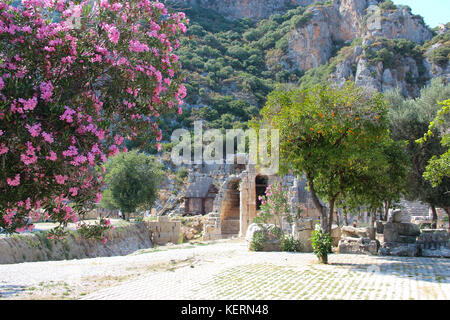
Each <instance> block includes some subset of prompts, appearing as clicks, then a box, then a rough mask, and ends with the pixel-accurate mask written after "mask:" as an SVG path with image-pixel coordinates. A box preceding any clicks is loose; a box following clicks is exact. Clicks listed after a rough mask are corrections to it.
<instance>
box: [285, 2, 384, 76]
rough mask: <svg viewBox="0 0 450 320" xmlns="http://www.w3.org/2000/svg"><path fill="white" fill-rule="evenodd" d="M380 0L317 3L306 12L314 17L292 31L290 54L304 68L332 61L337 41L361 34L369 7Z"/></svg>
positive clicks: (344, 40) (307, 68) (298, 65)
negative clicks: (361, 24)
mask: <svg viewBox="0 0 450 320" xmlns="http://www.w3.org/2000/svg"><path fill="white" fill-rule="evenodd" d="M374 3H377V1H376V0H367V1H366V0H335V1H333V3H332V4H331V5H322V6H314V7H311V8H309V9H308V10H307V11H306V13H305V15H309V16H310V20H309V21H308V22H307V23H305V24H304V25H302V26H300V27H297V28H294V29H293V30H292V31H291V33H290V35H289V48H288V53H287V55H288V57H289V58H290V59H291V60H292V61H295V62H296V66H297V67H298V68H300V69H301V70H309V69H311V68H316V67H318V66H320V65H323V64H325V63H327V62H328V60H329V59H330V57H331V56H332V54H333V52H334V51H335V47H336V44H337V43H343V42H346V41H351V40H353V39H355V38H357V37H358V34H359V29H360V22H361V21H362V18H363V16H364V15H365V9H366V8H367V7H368V6H369V5H370V4H374Z"/></svg>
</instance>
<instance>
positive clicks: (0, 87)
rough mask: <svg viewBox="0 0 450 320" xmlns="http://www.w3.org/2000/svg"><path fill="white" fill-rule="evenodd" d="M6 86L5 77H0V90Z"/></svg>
mask: <svg viewBox="0 0 450 320" xmlns="http://www.w3.org/2000/svg"><path fill="white" fill-rule="evenodd" d="M4 87H5V82H3V78H2V77H0V90H2V89H3V88H4Z"/></svg>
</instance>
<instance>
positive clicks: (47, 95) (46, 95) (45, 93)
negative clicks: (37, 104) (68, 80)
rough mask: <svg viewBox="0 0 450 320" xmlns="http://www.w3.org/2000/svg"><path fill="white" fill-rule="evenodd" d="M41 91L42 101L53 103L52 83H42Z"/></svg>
mask: <svg viewBox="0 0 450 320" xmlns="http://www.w3.org/2000/svg"><path fill="white" fill-rule="evenodd" d="M39 88H40V89H41V99H42V100H44V101H45V102H49V101H51V97H52V95H53V85H52V83H51V82H50V81H48V82H42V83H41V85H40V86H39Z"/></svg>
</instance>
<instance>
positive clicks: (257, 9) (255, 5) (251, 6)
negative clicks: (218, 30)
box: [173, 0, 320, 19]
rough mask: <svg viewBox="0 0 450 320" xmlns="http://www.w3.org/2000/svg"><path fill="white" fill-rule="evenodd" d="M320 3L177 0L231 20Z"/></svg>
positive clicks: (314, 0)
mask: <svg viewBox="0 0 450 320" xmlns="http://www.w3.org/2000/svg"><path fill="white" fill-rule="evenodd" d="M173 1H174V0H173ZM318 1H320V0H175V2H182V3H184V4H185V5H187V6H201V7H204V8H209V9H213V10H215V11H217V12H219V13H221V14H222V15H224V16H225V17H227V18H230V19H239V18H252V19H262V18H268V17H270V16H271V15H273V14H277V13H284V12H285V11H286V10H287V9H289V8H292V7H293V6H303V7H306V6H308V5H310V4H312V3H314V2H318Z"/></svg>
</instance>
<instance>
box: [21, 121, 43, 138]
mask: <svg viewBox="0 0 450 320" xmlns="http://www.w3.org/2000/svg"><path fill="white" fill-rule="evenodd" d="M25 128H27V129H28V132H29V133H30V134H31V136H32V137H37V136H39V134H40V133H41V124H40V123H38V124H35V125H34V126H30V125H28V124H27V125H26V126H25Z"/></svg>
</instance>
